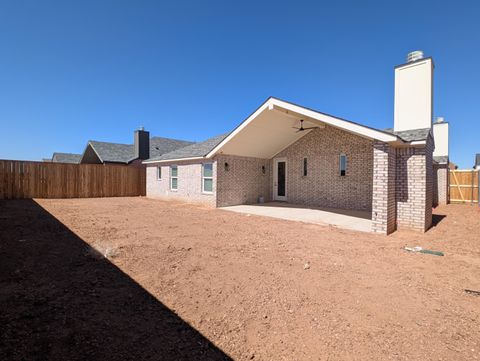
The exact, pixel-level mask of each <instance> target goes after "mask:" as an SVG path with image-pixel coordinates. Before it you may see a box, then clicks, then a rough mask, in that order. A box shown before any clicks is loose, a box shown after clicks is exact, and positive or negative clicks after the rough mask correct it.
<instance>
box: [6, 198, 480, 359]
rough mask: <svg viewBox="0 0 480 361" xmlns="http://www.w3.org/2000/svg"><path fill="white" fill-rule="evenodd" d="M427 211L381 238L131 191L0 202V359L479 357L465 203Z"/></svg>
mask: <svg viewBox="0 0 480 361" xmlns="http://www.w3.org/2000/svg"><path fill="white" fill-rule="evenodd" d="M435 213H436V216H435V222H436V226H435V227H433V228H432V229H431V230H430V231H429V232H427V233H426V234H419V233H413V232H396V233H395V234H393V235H391V236H388V237H386V236H380V235H374V234H366V233H355V232H352V231H345V230H338V229H335V228H333V227H325V226H319V225H311V224H304V223H298V222H292V221H284V220H275V219H272V218H263V217H256V216H247V215H242V214H236V213H231V212H226V211H221V210H213V209H206V208H202V207H201V206H194V205H187V204H182V203H176V202H162V201H158V200H150V199H145V198H110V199H74V200H36V201H1V202H0V310H1V311H0V331H1V332H0V359H2V360H215V359H218V360H220V359H227V360H228V359H236V360H242V359H247V360H248V359H253V360H390V359H391V360H475V359H480V297H479V296H475V295H471V294H467V293H465V292H464V289H465V288H468V289H474V290H480V209H479V208H478V207H472V206H468V205H449V206H444V207H439V208H437V209H436V210H435ZM404 246H422V247H424V248H430V249H434V250H440V251H443V252H445V256H444V257H438V256H434V255H428V254H418V253H409V252H406V251H405V250H403V249H402V248H403V247H404ZM95 250H98V251H99V252H100V253H104V254H105V253H106V254H107V256H108V258H103V257H102V256H101V255H100V254H99V253H97V252H96V251H95ZM306 264H308V265H307V266H306Z"/></svg>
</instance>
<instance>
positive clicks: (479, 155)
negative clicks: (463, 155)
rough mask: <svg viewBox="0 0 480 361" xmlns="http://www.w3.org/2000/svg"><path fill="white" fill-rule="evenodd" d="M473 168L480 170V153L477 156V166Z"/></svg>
mask: <svg viewBox="0 0 480 361" xmlns="http://www.w3.org/2000/svg"><path fill="white" fill-rule="evenodd" d="M473 168H475V169H479V170H480V153H478V154H477V155H476V156H475V165H474V166H473Z"/></svg>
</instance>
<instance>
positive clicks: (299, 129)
mask: <svg viewBox="0 0 480 361" xmlns="http://www.w3.org/2000/svg"><path fill="white" fill-rule="evenodd" d="M292 128H293V129H297V131H296V132H295V133H298V132H303V131H304V130H309V129H315V128H318V127H306V128H304V127H303V119H300V128H298V127H292Z"/></svg>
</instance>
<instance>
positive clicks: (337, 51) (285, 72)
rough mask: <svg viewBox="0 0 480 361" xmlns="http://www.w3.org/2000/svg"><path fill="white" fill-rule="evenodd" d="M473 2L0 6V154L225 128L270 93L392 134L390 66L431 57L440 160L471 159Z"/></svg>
mask: <svg viewBox="0 0 480 361" xmlns="http://www.w3.org/2000/svg"><path fill="white" fill-rule="evenodd" d="M479 18H480V5H479V3H478V2H475V1H449V2H445V1H395V2H394V1H385V0H383V1H288V2H283V1H272V2H268V1H264V2H262V1H238V2H233V1H227V0H223V1H191V2H190V1H168V2H167V1H165V2H162V1H141V0H131V1H122V0H115V1H106V0H104V1H98V0H97V1H89V0H83V1H65V0H62V1H48V0H43V1H36V0H35V1H26V0H25V1H23V0H13V1H9V0H0V49H1V53H0V122H1V125H2V127H1V129H2V131H1V132H0V158H7V159H32V160H38V159H41V158H43V157H49V156H51V154H52V152H54V151H63V152H76V153H81V152H82V151H83V149H84V147H85V145H86V142H87V140H89V139H94V140H105V141H111V142H121V143H131V142H132V139H133V130H134V129H135V128H137V127H138V126H140V125H143V126H144V127H145V128H146V129H147V130H150V132H151V134H152V135H158V136H166V137H174V138H181V139H189V140H203V139H205V138H207V137H210V136H213V135H216V134H220V133H223V132H226V131H229V130H231V129H232V128H233V127H235V126H236V125H237V124H238V123H239V122H241V121H242V120H243V119H244V118H245V117H246V116H248V115H249V114H250V113H251V112H252V111H253V110H255V108H256V107H257V106H259V105H260V104H261V103H262V102H263V101H264V100H265V99H266V98H267V97H268V96H270V95H273V96H276V97H279V98H283V99H285V100H289V101H292V102H295V103H299V104H301V105H305V106H308V107H311V108H315V109H318V110H320V111H323V112H326V113H330V114H334V115H337V116H340V117H343V118H346V119H350V120H353V121H357V122H362V123H364V124H367V125H370V126H373V127H378V128H385V127H390V126H393V67H394V66H395V65H398V64H401V63H403V62H404V60H405V57H406V54H407V53H408V52H409V51H411V50H416V49H421V50H423V51H424V52H425V54H426V55H428V56H432V57H433V58H434V61H435V65H436V69H435V71H436V73H435V104H434V108H435V115H436V116H444V117H445V118H446V120H448V121H449V122H450V130H451V139H450V149H451V151H450V152H451V154H450V156H451V159H452V160H453V161H454V162H456V163H457V164H459V165H460V167H468V168H470V167H471V166H472V165H473V157H474V153H476V152H480V142H479V134H480V121H479V120H478V110H477V106H478V104H479V103H480V96H479V95H480V91H479V89H480V86H479V84H480V72H479V69H478V67H479V64H480V40H479V39H480V21H478V19H479Z"/></svg>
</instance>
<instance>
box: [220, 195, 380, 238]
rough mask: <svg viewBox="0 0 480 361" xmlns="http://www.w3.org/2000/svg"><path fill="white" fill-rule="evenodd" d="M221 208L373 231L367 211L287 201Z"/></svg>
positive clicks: (354, 229)
mask: <svg viewBox="0 0 480 361" xmlns="http://www.w3.org/2000/svg"><path fill="white" fill-rule="evenodd" d="M220 209H223V210H226V211H231V212H237V213H244V214H254V215H257V216H264V217H272V218H279V219H286V220H290V221H299V222H305V223H312V224H319V225H332V226H334V227H338V228H342V229H349V230H353V231H360V232H371V231H372V220H371V219H372V214H371V212H367V211H353V210H344V209H335V208H324V207H312V206H305V205H298V204H290V203H286V202H267V203H264V204H254V205H246V204H244V205H237V206H229V207H222V208H220Z"/></svg>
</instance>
